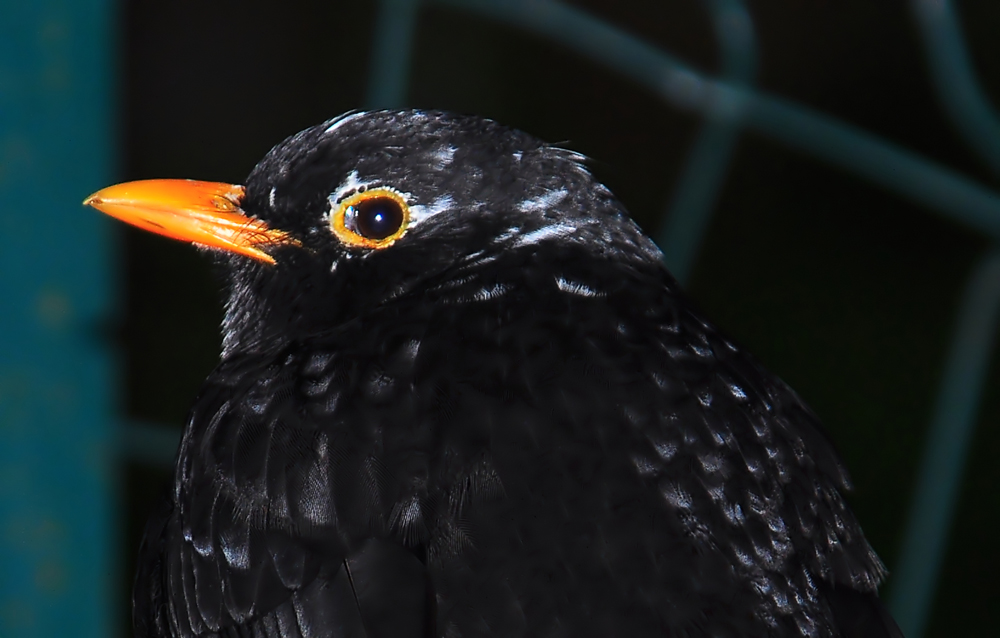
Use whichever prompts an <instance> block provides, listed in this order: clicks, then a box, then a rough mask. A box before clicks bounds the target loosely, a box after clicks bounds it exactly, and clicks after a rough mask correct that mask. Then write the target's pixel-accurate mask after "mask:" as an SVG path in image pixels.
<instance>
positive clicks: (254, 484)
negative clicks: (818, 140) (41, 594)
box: [85, 110, 900, 638]
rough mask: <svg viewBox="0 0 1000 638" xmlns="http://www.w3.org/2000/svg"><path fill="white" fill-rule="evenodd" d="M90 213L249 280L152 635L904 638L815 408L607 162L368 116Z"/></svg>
mask: <svg viewBox="0 0 1000 638" xmlns="http://www.w3.org/2000/svg"><path fill="white" fill-rule="evenodd" d="M85 203H87V204H90V205H92V206H94V207H96V208H98V209H100V210H102V211H104V212H106V213H108V214H111V215H113V216H115V217H118V218H120V219H123V220H125V221H127V222H130V223H132V224H135V225H137V226H139V227H142V228H146V229H148V230H151V231H153V232H157V233H161V234H164V235H168V236H171V237H175V238H180V239H184V240H187V241H190V242H193V243H195V244H198V245H201V246H205V247H208V248H210V249H211V250H212V252H213V253H214V254H216V255H217V256H218V259H219V260H220V261H221V263H222V267H223V268H222V269H223V270H224V272H225V273H226V274H227V276H228V290H229V297H228V301H227V302H226V305H225V319H224V321H223V326H222V331H223V335H224V337H223V347H222V355H221V362H220V363H219V365H218V367H217V368H216V369H215V371H214V372H212V374H211V375H210V376H209V378H208V380H207V381H206V383H205V385H204V387H203V388H202V390H201V392H200V394H199V396H198V398H197V400H196V402H195V404H194V408H193V410H192V412H191V415H190V418H189V420H188V421H187V424H186V427H185V430H184V436H183V439H182V442H181V445H180V449H179V451H178V454H177V460H176V468H175V472H174V478H173V483H172V486H171V489H170V490H169V491H168V495H167V497H166V498H165V499H164V501H163V503H162V505H161V506H160V508H159V509H158V510H157V513H156V514H155V515H154V516H153V517H152V519H151V520H150V522H149V524H148V526H147V529H146V532H145V538H144V541H143V545H142V549H141V550H140V559H139V570H138V575H137V577H136V581H135V588H134V593H133V616H134V626H135V635H136V636H138V637H144V638H145V637H148V638H166V637H174V638H190V637H194V636H199V637H209V636H211V637H215V636H219V637H227V638H235V637H254V638H258V637H261V638H264V637H266V638H279V637H280V638H293V637H294V638H300V637H301V638H320V637H322V638H340V637H351V638H353V637H368V638H389V637H392V638H407V637H414V638H416V637H432V636H434V637H438V636H439V637H447V638H458V637H479V636H482V637H486V636H491V637H515V636H532V637H533V636H539V637H542V636H544V637H550V636H551V637H562V636H565V637H573V638H581V637H589V636H601V637H612V636H623V637H625V636H627V637H630V638H634V637H647V636H713V637H725V636H816V637H820V636H831V637H833V636H845V637H846V636H900V633H899V630H898V628H897V627H896V625H895V623H894V622H893V620H892V619H891V617H890V616H889V615H888V613H887V612H886V611H885V609H884V608H883V607H882V605H881V603H880V602H879V600H878V598H877V596H876V588H877V586H878V585H879V583H880V581H881V580H882V579H883V577H884V576H885V573H886V572H885V568H884V567H883V565H882V563H881V562H880V561H879V558H878V557H877V556H876V555H875V553H874V551H873V550H872V548H871V547H870V546H869V544H868V542H867V541H866V540H865V537H864V534H863V533H862V530H861V527H860V526H859V524H858V521H857V520H856V519H855V517H854V515H853V514H852V513H851V511H850V509H849V508H848V506H847V505H846V503H845V501H844V496H843V495H844V493H845V491H846V490H847V489H849V481H848V476H847V473H846V471H845V469H844V467H843V465H842V464H841V462H840V461H839V460H838V457H837V455H836V453H835V452H834V449H833V447H832V446H831V444H830V442H829V440H828V439H827V438H826V436H825V435H824V433H823V432H822V430H821V427H820V424H819V423H818V421H817V418H816V417H815V416H814V414H813V413H812V412H811V411H810V410H809V408H808V407H806V405H805V404H804V403H803V402H802V400H801V399H800V398H799V397H798V396H797V395H796V394H795V393H794V392H793V391H792V390H791V389H790V388H789V387H788V386H786V385H785V384H784V383H783V382H782V381H781V380H779V379H778V378H777V377H775V376H774V375H772V374H770V373H769V372H767V371H766V370H765V369H764V368H763V367H761V365H760V364H759V363H758V362H757V361H756V360H754V359H753V358H752V357H751V356H750V355H749V354H747V353H746V352H745V351H744V350H743V349H742V348H740V347H739V346H738V345H736V344H734V343H733V342H732V341H731V340H730V339H728V338H727V337H726V336H725V335H723V334H722V333H721V332H720V331H719V330H718V329H717V328H715V327H714V326H713V325H712V324H711V323H709V322H708V321H707V320H706V319H705V318H703V317H702V316H701V315H700V314H699V313H698V312H697V310H695V309H694V308H693V307H692V305H691V303H690V302H689V301H688V300H687V299H686V298H685V297H684V295H683V294H682V293H681V291H680V289H679V287H678V285H677V283H676V282H675V281H674V280H673V279H672V278H671V276H670V274H669V273H668V272H667V270H666V269H665V267H664V266H663V264H662V261H661V253H660V251H659V250H658V249H657V247H656V246H655V245H654V244H653V242H652V241H651V240H650V239H649V238H648V237H647V236H646V235H644V234H643V233H642V231H641V230H640V229H639V228H638V227H637V226H636V224H635V223H634V222H633V221H631V219H630V218H629V216H628V214H627V213H626V211H625V209H624V208H623V207H622V205H621V203H620V202H618V200H616V199H615V197H614V196H613V195H612V194H611V192H609V191H608V189H607V188H605V187H604V186H602V185H601V184H600V183H598V182H597V181H596V180H595V179H594V177H593V176H592V175H591V174H590V173H589V172H588V170H587V168H586V167H585V165H584V158H583V157H582V156H581V155H579V154H577V153H574V152H572V151H568V150H565V149H563V148H558V147H555V146H552V145H549V144H545V143H543V142H541V141H539V140H537V139H535V138H533V137H531V136H529V135H527V134H525V133H523V132H520V131H518V130H514V129H511V128H507V127H504V126H502V125H500V124H498V123H496V122H493V121H491V120H487V119H482V118H478V117H471V116H458V115H452V114H448V113H443V112H434V111H419V110H408V111H377V112H352V113H348V114H346V115H343V116H341V117H338V118H335V119H333V120H330V121H328V122H326V123H324V124H321V125H319V126H315V127H313V128H309V129H307V130H305V131H302V132H301V133H298V134H297V135H294V136H292V137H290V138H288V139H287V140H285V141H284V142H282V143H280V144H278V145H277V146H276V147H274V149H272V150H271V151H270V152H269V153H268V154H267V156H266V157H264V159H263V160H261V162H260V163H259V164H258V165H257V166H256V167H255V168H254V169H253V171H252V172H251V173H250V175H249V177H248V178H247V180H246V185H245V186H243V187H241V186H234V185H229V184H218V183H209V182H194V181H184V180H153V181H143V182H132V183H127V184H122V185H118V186H113V187H110V188H107V189H104V190H102V191H100V192H98V193H95V194H94V195H92V196H91V197H90V198H88V199H87V200H86V202H85Z"/></svg>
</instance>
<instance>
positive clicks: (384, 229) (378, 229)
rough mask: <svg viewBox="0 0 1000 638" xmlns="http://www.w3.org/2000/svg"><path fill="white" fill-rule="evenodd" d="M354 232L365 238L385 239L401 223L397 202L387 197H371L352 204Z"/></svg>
mask: <svg viewBox="0 0 1000 638" xmlns="http://www.w3.org/2000/svg"><path fill="white" fill-rule="evenodd" d="M354 211H355V212H354V229H353V230H354V232H356V233H358V234H359V235H361V236H362V237H365V238H367V239H375V240H379V239H385V238H386V237H388V236H390V235H392V234H393V233H395V232H396V231H398V230H399V227H400V226H402V225H403V210H402V209H401V208H400V206H399V202H397V201H395V200H393V199H389V198H388V197H373V198H371V199H366V200H365V201H363V202H358V203H357V204H355V205H354Z"/></svg>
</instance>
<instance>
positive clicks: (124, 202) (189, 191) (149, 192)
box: [83, 179, 298, 264]
mask: <svg viewBox="0 0 1000 638" xmlns="http://www.w3.org/2000/svg"><path fill="white" fill-rule="evenodd" d="M242 199H243V187H242V186H236V185H233V184H220V183H216V182H196V181H193V180H186V179H151V180H144V181H139V182H127V183H125V184H118V185H116V186H109V187H108V188H105V189H102V190H99V191H97V192H96V193H94V194H93V195H91V196H90V197H88V198H87V199H85V200H83V203H84V204H85V205H87V206H93V207H94V208H96V209H97V210H99V211H101V212H104V213H107V214H108V215H111V216H112V217H116V218H118V219H120V220H122V221H124V222H128V223H129V224H132V225H133V226H138V227H139V228H142V229H144V230H149V231H152V232H154V233H158V234H160V235H166V236H167V237H173V238H174V239H181V240H184V241H189V242H193V243H195V244H201V245H203V246H208V247H210V248H217V249H219V250H225V251H228V252H231V253H238V254H240V255H246V256H248V257H253V258H254V259H259V260H260V261H264V262H267V263H269V264H273V263H274V258H273V257H271V256H270V255H268V254H267V253H266V252H264V251H263V250H261V248H263V247H266V246H274V245H280V244H297V243H298V242H296V241H295V240H294V239H292V238H291V237H289V235H288V233H285V232H283V231H280V230H273V229H271V228H268V227H267V224H265V223H264V222H262V221H260V220H258V219H254V218H252V217H247V216H246V215H244V214H243V211H242V210H240V202H241V200H242Z"/></svg>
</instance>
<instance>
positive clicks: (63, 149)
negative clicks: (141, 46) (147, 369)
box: [0, 0, 120, 638]
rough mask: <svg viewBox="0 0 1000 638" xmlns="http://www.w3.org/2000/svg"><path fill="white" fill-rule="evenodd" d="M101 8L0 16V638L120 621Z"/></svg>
mask: <svg viewBox="0 0 1000 638" xmlns="http://www.w3.org/2000/svg"><path fill="white" fill-rule="evenodd" d="M113 18H114V5H113V3H111V2H109V1H108V0H78V1H76V2H55V1H53V0H34V1H33V2H0V225H2V227H3V229H4V238H5V239H4V248H3V250H0V273H2V277H0V299H2V300H3V309H2V312H0V323H2V330H0V335H3V338H2V340H0V636H11V637H14V636H17V637H18V638H50V637H52V636H66V635H72V636H73V637H74V638H108V637H109V636H112V635H113V634H114V633H115V631H114V630H115V629H116V628H117V625H118V622H117V620H118V614H117V609H116V608H115V604H114V600H113V599H114V598H115V594H116V592H117V591H118V589H119V587H118V585H119V582H118V569H119V568H118V555H119V554H120V552H119V551H117V547H118V543H117V542H116V541H117V530H118V526H117V520H116V518H115V517H114V514H115V513H116V512H115V505H116V490H115V484H116V481H115V480H114V474H115V471H116V470H115V468H116V467H117V464H116V463H115V450H114V445H115V436H114V434H115V432H114V430H113V427H112V426H113V424H114V418H115V411H114V407H115V403H116V402H115V390H114V388H115V387H117V383H116V381H117V375H116V369H117V368H116V365H115V359H114V355H113V353H112V352H111V351H110V349H109V346H108V342H109V340H108V339H107V338H106V337H105V335H104V334H102V333H103V332H104V330H103V327H104V326H107V325H108V322H109V321H110V319H111V317H112V316H114V310H115V307H114V306H115V299H114V296H113V290H114V284H115V283H116V282H115V281H114V277H113V275H112V264H113V263H114V261H115V258H116V248H115V242H114V241H113V237H112V232H111V224H110V223H109V221H108V220H105V219H102V218H101V216H99V215H83V214H81V212H80V200H81V197H82V196H83V195H85V194H87V193H90V192H93V191H94V190H95V189H97V188H100V187H101V186H102V185H105V184H107V183H108V182H109V181H110V180H111V179H112V178H113V176H114V171H113V166H112V163H113V161H112V155H113V149H114V147H115V136H114V129H113V124H112V115H111V114H112V99H113V95H114V92H113V91H112V87H111V73H112V69H114V67H115V65H114V63H113V59H112V43H113V42H114V35H115V32H114V30H113V25H114V24H115V20H114V19H113Z"/></svg>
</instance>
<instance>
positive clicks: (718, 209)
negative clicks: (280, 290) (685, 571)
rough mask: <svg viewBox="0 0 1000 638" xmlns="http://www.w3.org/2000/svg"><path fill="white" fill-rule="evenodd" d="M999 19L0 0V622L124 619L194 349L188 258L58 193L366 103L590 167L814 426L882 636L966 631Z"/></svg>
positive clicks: (203, 283) (759, 8) (969, 625)
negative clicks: (519, 140) (466, 127)
mask: <svg viewBox="0 0 1000 638" xmlns="http://www.w3.org/2000/svg"><path fill="white" fill-rule="evenodd" d="M998 34H1000V3H997V2H995V1H993V0H963V1H961V2H949V1H948V0H910V1H903V0H896V1H892V2H889V1H886V2H872V1H871V0H836V1H833V0H811V1H809V2H796V1H791V0H767V1H764V0H747V1H745V2H744V1H743V0H673V1H672V2H651V1H649V0H642V1H640V0H617V1H616V2H614V3H611V2H598V1H596V0H575V1H573V2H564V3H557V2H553V1H551V0H534V1H531V0H506V1H500V0H435V1H433V2H431V1H429V0H425V1H423V2H416V1H415V0H383V1H382V2H381V3H380V2H376V1H375V0H358V1H356V2H351V3H343V2H308V1H306V0H284V1H283V2H273V1H270V2H269V1H264V0H239V1H237V0H218V1H216V2H195V1H194V0H173V1H170V2H168V1H167V0H121V1H120V2H117V3H112V2H110V1H109V0H75V1H73V0H35V1H34V2H32V3H28V2H24V1H22V2H17V1H12V0H0V219H2V222H3V226H2V228H3V250H0V309H2V311H0V326H2V328H3V332H2V335H0V343H2V345H0V636H4V637H6V636H18V637H20V636H25V637H32V638H34V637H38V638H42V637H45V638H48V637H55V636H65V635H72V636H75V637H78V638H109V637H114V636H120V637H124V636H127V635H130V630H129V620H128V618H129V590H130V587H131V577H132V576H131V575H132V572H133V569H134V555H135V552H136V550H137V547H138V543H139V540H140V535H141V531H142V526H143V524H144V521H145V518H146V516H147V514H148V512H149V510H150V508H151V507H152V505H153V504H154V502H155V501H156V499H158V498H159V496H160V494H161V493H162V491H163V490H164V489H165V486H166V485H167V483H168V481H169V478H170V467H171V462H172V455H173V452H174V447H175V446H176V442H177V440H178V438H179V433H180V427H181V424H182V423H183V421H184V418H185V415H186V412H187V410H188V407H189V405H190V404H191V402H192V400H193V399H194V396H195V394H196V392H197V390H198V386H199V384H200V383H201V381H202V379H204V377H205V376H206V375H207V373H208V372H209V370H210V369H211V368H212V367H213V366H214V365H215V363H216V361H217V359H218V352H219V334H218V325H219V320H220V316H221V295H220V292H221V285H220V282H219V280H218V278H217V277H215V275H214V273H213V272H211V267H210V260H209V259H208V258H207V257H206V256H205V255H203V254H201V253H199V252H198V251H196V250H193V249H192V248H191V247H189V246H185V245H181V244H179V243H172V242H170V241H169V240H166V239H162V238H160V237H155V236H153V235H149V234H143V233H141V232H139V231H134V230H132V229H131V228H125V227H124V226H122V225H117V224H116V223H114V222H113V221H111V220H109V219H106V218H104V217H102V216H100V215H99V214H98V213H96V212H95V211H93V210H89V209H83V208H81V207H80V204H79V202H80V201H81V200H82V199H83V198H84V197H85V196H86V195H88V194H89V193H91V192H93V191H95V190H97V189H98V188H100V187H102V186H105V185H108V184H110V183H112V182H117V181H124V180H132V179H143V178H170V177H188V178H196V179H205V180H213V181H229V182H234V183H240V182H241V181H242V180H243V178H244V177H245V176H246V174H247V173H248V172H249V171H250V169H251V168H252V167H253V165H254V163H255V162H256V161H257V160H258V159H260V158H261V157H262V156H263V155H264V153H266V152H267V150H268V149H269V148H270V147H271V146H272V145H274V144H275V143H277V142H279V141H280V140H282V139H283V138H284V137H286V136H288V135H290V134H292V133H295V132H296V131H298V130H300V129H302V128H305V127H307V126H310V125H313V124H316V123H319V122H321V121H323V120H325V119H328V118H330V117H332V116H334V115H336V114H339V113H341V112H343V111H346V110H349V109H356V108H370V107H392V106H415V107H423V108H439V109H448V110H453V111H459V112H469V113H477V114H480V115H484V116H488V117H491V118H495V119H497V120H500V121H502V122H504V123H506V124H510V125H513V126H516V127H519V128H521V129H524V130H526V131H529V132H531V133H533V134H535V135H537V136H539V137H541V138H543V139H546V140H549V141H553V142H559V143H560V144H561V145H563V146H566V147H569V148H572V149H575V150H577V151H580V152H582V153H585V154H586V155H588V156H590V157H591V158H593V161H592V164H591V166H592V169H593V171H594V172H595V173H596V174H597V175H598V176H599V178H600V179H602V180H603V181H604V182H605V183H607V184H608V185H609V186H610V187H611V189H612V190H613V191H614V192H615V193H616V194H617V195H618V196H619V197H620V198H621V200H622V201H623V202H624V203H625V205H626V206H627V207H628V209H629V210H630V211H631V212H632V214H633V215H634V217H635V218H636V219H637V220H638V222H639V223H640V224H641V225H642V226H643V228H645V229H646V230H647V232H649V233H650V234H651V235H652V236H654V237H656V238H657V240H658V241H659V243H660V245H661V246H662V247H663V248H664V249H665V252H666V259H667V261H668V264H669V265H670V267H671V269H672V270H673V271H674V272H675V273H676V274H677V275H678V277H679V279H681V280H682V282H683V283H684V286H685V288H686V289H687V291H688V292H689V293H690V295H691V297H693V299H694V300H695V302H696V303H697V305H699V306H700V307H701V308H702V309H703V310H704V311H705V313H706V314H707V315H708V316H709V317H710V318H712V319H713V320H714V321H715V322H716V323H718V324H719V325H720V326H721V327H722V328H723V329H724V330H725V331H727V332H728V333H730V334H731V335H732V336H733V337H734V338H735V339H736V340H738V341H740V342H742V343H743V344H744V345H746V346H747V347H748V348H749V349H750V350H751V351H752V352H754V353H755V354H756V355H757V356H758V357H759V358H760V359H761V360H762V361H763V362H764V364H765V365H766V366H767V367H768V368H770V369H771V370H773V371H775V372H776V373H778V374H779V375H780V376H781V377H783V378H784V379H785V380H786V381H787V382H788V383H789V384H790V385H791V386H792V387H794V388H795V389H796V390H797V391H798V392H799V393H800V394H801V395H802V396H803V397H804V398H805V400H806V401H807V402H808V403H809V404H810V405H811V406H812V407H813V408H814V410H815V411H816V412H817V413H818V414H819V415H820V417H821V419H822V420H823V421H824V423H825V424H826V426H827V428H828V431H829V434H830V436H831V438H832V439H833V440H834V441H835V443H836V445H837V447H838V449H839V450H840V452H841V454H842V456H843V458H844V460H845V462H846V464H847V466H848V467H849V469H850V471H851V473H852V476H853V479H854V483H855V489H854V491H853V493H852V494H851V495H850V499H849V500H850V502H851V504H852V506H853V507H854V510H855V512H856V513H857V515H858V517H859V518H860V520H861V522H862V525H863V526H864V528H865V530H866V533H867V535H868V538H869V539H870V541H871V543H872V544H873V545H874V547H875V549H876V550H877V551H878V553H879V554H880V555H881V556H882V558H883V559H884V560H885V562H886V564H887V565H888V567H889V569H890V570H892V572H893V575H892V576H891V577H890V579H889V581H888V582H887V584H886V585H885V587H884V588H883V590H882V595H883V597H884V598H886V599H887V600H888V601H889V603H890V605H891V607H892V609H893V612H894V613H895V614H896V616H897V619H898V620H899V621H900V624H901V625H902V626H903V627H904V629H905V631H906V633H907V635H908V636H909V637H910V638H919V637H920V636H924V635H926V636H953V635H976V634H980V635H988V634H990V633H992V632H993V631H995V620H994V614H993V613H992V612H993V609H992V605H994V604H995V599H996V597H997V594H998V585H997V579H996V574H997V573H998V572H1000V552H998V551H996V545H995V536H996V533H997V529H998V527H1000V489H998V488H1000V463H998V462H997V458H996V457H997V454H998V452H1000V428H998V427H997V426H996V425H997V420H998V417H1000V392H998V381H1000V380H998V378H997V367H996V366H995V365H993V363H994V360H995V358H996V357H995V355H994V354H993V341H994V332H995V330H996V328H997V327H998V323H997V308H998V300H1000V256H998V255H1000V253H998V252H997V251H996V240H998V239H1000V195H998V190H997V189H998V187H1000V181H998V175H1000V119H998V118H997V116H996V112H995V111H994V108H993V106H992V104H996V103H998V100H1000V37H998Z"/></svg>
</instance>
